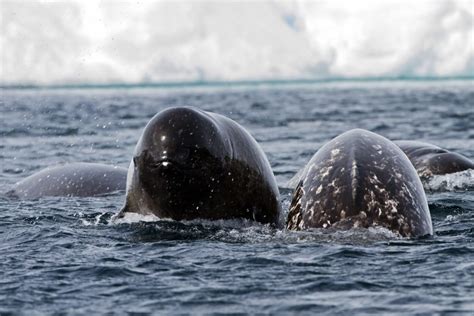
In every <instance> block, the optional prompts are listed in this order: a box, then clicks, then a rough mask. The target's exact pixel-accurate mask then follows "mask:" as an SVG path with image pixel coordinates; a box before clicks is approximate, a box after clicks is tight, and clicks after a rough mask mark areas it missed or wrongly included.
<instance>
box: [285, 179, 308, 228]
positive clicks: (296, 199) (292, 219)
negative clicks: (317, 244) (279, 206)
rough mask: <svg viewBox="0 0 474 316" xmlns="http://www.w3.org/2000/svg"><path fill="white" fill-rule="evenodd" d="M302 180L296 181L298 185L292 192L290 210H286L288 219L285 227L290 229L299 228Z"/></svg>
mask: <svg viewBox="0 0 474 316" xmlns="http://www.w3.org/2000/svg"><path fill="white" fill-rule="evenodd" d="M303 193H304V192H303V181H300V182H299V183H298V186H297V187H296V189H295V193H293V200H292V201H291V205H290V211H289V212H288V219H287V222H286V228H287V229H290V230H299V229H300V228H299V225H300V223H301V221H302V214H301V198H302V197H303Z"/></svg>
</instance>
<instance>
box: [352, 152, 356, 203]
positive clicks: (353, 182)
mask: <svg viewBox="0 0 474 316" xmlns="http://www.w3.org/2000/svg"><path fill="white" fill-rule="evenodd" d="M351 179H352V182H351V185H352V199H353V200H355V198H356V195H357V163H356V161H355V160H354V161H353V162H352V168H351Z"/></svg>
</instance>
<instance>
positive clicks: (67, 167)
mask: <svg viewBox="0 0 474 316" xmlns="http://www.w3.org/2000/svg"><path fill="white" fill-rule="evenodd" d="M126 180H127V169H125V168H121V167H116V166H109V165H105V164H98V163H86V162H75V163H69V164H64V165H58V166H53V167H48V168H46V169H43V170H41V171H39V172H37V173H34V174H32V175H31V176H29V177H27V178H25V179H23V180H21V181H20V182H18V183H16V184H15V185H13V188H12V189H11V190H10V191H9V192H7V195H8V196H11V197H17V198H20V199H38V198H41V197H45V196H71V197H72V196H79V197H87V196H97V195H103V194H107V193H111V192H115V191H121V190H122V191H125V187H126Z"/></svg>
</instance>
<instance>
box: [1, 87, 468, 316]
mask: <svg viewBox="0 0 474 316" xmlns="http://www.w3.org/2000/svg"><path fill="white" fill-rule="evenodd" d="M181 105H190V106H196V107H199V108H202V109H205V110H209V111H214V112H217V113H220V114H224V115H227V116H229V117H231V118H232V119H234V120H236V121H237V122H239V123H240V124H242V125H243V126H244V127H245V128H247V129H248V130H249V131H250V133H251V134H252V135H253V136H254V137H255V138H256V139H257V141H258V142H259V143H260V144H261V146H262V148H263V150H264V151H265V152H266V154H267V155H268V158H269V160H270V163H271V165H272V167H273V170H274V173H275V175H276V178H277V181H278V184H279V187H280V191H281V202H282V204H283V206H284V209H285V210H287V207H288V205H289V203H290V196H291V188H290V187H289V186H288V181H289V180H290V179H291V178H292V177H293V175H294V174H295V173H296V172H297V171H298V170H299V169H301V168H302V167H303V166H304V165H305V163H306V162H307V161H308V160H309V159H310V157H311V156H312V155H313V154H314V153H315V152H316V150H317V149H318V148H319V147H321V146H322V145H323V144H324V143H325V142H327V141H328V140H330V139H331V138H333V137H335V136H337V135H338V134H340V133H342V132H344V131H347V130H348V129H351V128H356V127H358V128H365V129H368V130H371V131H373V132H376V133H379V134H381V135H383V136H386V137H388V138H390V139H411V140H422V141H428V142H431V143H434V144H436V145H439V146H441V147H444V148H447V149H450V150H453V151H456V152H459V153H461V154H463V155H465V156H467V157H470V158H471V159H472V158H474V83H473V81H428V82H413V81H388V82H342V83H337V82H336V83H326V84H324V83H314V84H299V85H291V84H290V85H264V84H263V85H248V86H229V87H225V86H219V87H215V86H209V87H206V86H200V87H174V88H159V87H155V88H153V87H151V88H135V89H125V88H120V89H119V88H117V89H113V88H111V89H50V90H47V89H46V90H41V89H30V90H29V89H25V90H2V91H1V99H0V111H1V112H0V113H1V119H2V124H0V135H1V142H0V147H1V154H0V155H1V162H2V164H1V168H0V192H5V191H7V190H8V189H9V188H10V187H11V185H12V184H14V183H15V182H17V181H19V180H20V179H23V178H24V177H26V176H28V175H30V174H32V173H34V172H36V171H39V170H40V169H42V168H44V167H46V166H50V165H53V164H57V163H64V162H75V161H85V162H100V163H107V164H114V165H119V166H124V167H127V165H128V163H129V161H130V159H131V156H132V152H133V148H134V146H135V143H136V142H137V140H138V137H139V136H140V133H141V130H142V128H143V127H144V126H145V124H146V123H147V122H148V120H149V119H150V118H151V117H152V116H153V115H154V114H156V113H157V112H158V111H160V110H161V109H164V108H166V107H170V106H181ZM473 179H474V172H471V171H467V172H463V173H459V174H454V175H449V176H442V177H437V178H436V179H433V181H431V182H430V183H427V184H426V185H425V187H426V190H427V197H428V201H429V207H430V211H431V215H432V220H433V226H434V231H435V234H434V236H433V237H431V238H417V239H403V238H399V237H397V236H396V235H394V234H392V233H390V232H388V231H385V230H381V229H368V230H366V229H355V230H351V231H346V232H340V231H339V232H338V231H329V230H324V229H321V230H314V231H307V232H289V231H286V230H285V229H276V228H271V227H268V226H263V225H260V224H256V223H251V222H245V221H218V222H210V221H193V222H184V223H180V222H174V221H170V220H153V219H152V218H146V217H139V216H138V217H129V218H126V219H125V220H122V221H120V222H113V221H112V220H111V218H112V216H113V215H114V214H115V213H116V212H117V211H118V210H119V209H120V207H121V205H122V203H123V200H124V193H123V192H117V193H114V194H110V195H107V196H102V197H94V198H60V197H54V198H53V197H50V198H42V199H39V200H34V201H21V200H14V199H10V198H7V197H5V196H4V195H0V213H1V215H0V253H1V258H2V259H1V260H0V267H1V268H0V314H5V315H8V314H27V315H41V314H63V313H68V314H90V313H94V314H105V313H117V314H124V313H129V314H134V313H136V314H141V313H143V314H148V313H152V314H227V313H231V314H245V313H251V314H254V313H259V314H267V313H268V314H277V313H282V314H293V313H301V314H314V313H319V314H328V315H332V314H336V313H340V314H348V315H352V314H354V313H357V314H375V315H378V314H381V313H384V314H396V315H400V314H402V315H403V314H406V315H411V314H430V315H431V314H442V315H444V314H466V315H468V314H470V315H472V313H473V311H474V299H473V297H474V229H473V227H474V180H473Z"/></svg>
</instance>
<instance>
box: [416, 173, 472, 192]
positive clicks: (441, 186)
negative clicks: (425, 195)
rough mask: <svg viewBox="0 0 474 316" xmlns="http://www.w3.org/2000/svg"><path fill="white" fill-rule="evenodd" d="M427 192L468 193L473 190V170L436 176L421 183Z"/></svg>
mask: <svg viewBox="0 0 474 316" xmlns="http://www.w3.org/2000/svg"><path fill="white" fill-rule="evenodd" d="M423 187H424V188H425V190H427V191H469V190H474V170H472V169H470V170H464V171H461V172H457V173H451V174H446V175H437V176H433V177H432V178H430V179H429V180H428V181H425V182H424V183H423Z"/></svg>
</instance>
